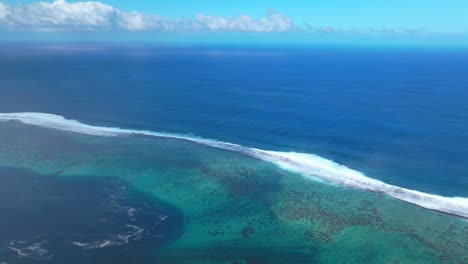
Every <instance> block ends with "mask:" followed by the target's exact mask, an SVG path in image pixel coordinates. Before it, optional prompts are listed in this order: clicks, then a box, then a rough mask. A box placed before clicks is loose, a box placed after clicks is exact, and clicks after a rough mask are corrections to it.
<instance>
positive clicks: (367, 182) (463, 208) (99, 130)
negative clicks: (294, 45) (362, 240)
mask: <svg viewBox="0 0 468 264" xmlns="http://www.w3.org/2000/svg"><path fill="white" fill-rule="evenodd" d="M11 120H17V121H20V122H22V123H25V124H30V125H36V126H41V127H48V128H53V129H58V130H63V131H69V132H74V133H79V134H86V135H93V136H104V137H116V136H124V135H143V136H152V137H165V138H174V139H183V140H187V141H191V142H195V143H198V144H202V145H205V146H210V147H214V148H219V149H224V150H229V151H234V152H238V153H241V154H243V155H247V156H250V157H253V158H257V159H260V160H263V161H267V162H270V163H273V164H276V165H277V166H279V167H281V168H283V169H286V170H289V171H293V172H296V173H300V174H302V175H304V176H306V177H312V178H320V179H324V180H327V181H330V182H333V183H337V184H340V185H344V186H348V187H351V188H355V189H360V190H365V191H373V192H378V193H383V194H386V195H389V196H391V197H394V198H396V199H399V200H402V201H405V202H408V203H412V204H415V205H418V206H421V207H424V208H427V209H431V210H435V211H439V212H443V213H447V214H451V215H456V216H460V217H463V218H468V198H465V197H444V196H439V195H434V194H429V193H424V192H420V191H416V190H411V189H406V188H402V187H398V186H394V185H390V184H387V183H384V182H382V181H379V180H376V179H372V178H369V177H367V176H366V175H364V174H363V173H362V172H359V171H356V170H353V169H351V168H348V167H346V166H344V165H340V164H338V163H336V162H334V161H331V160H328V159H325V158H322V157H320V156H317V155H314V154H306V153H297V152H280V151H269V150H262V149H257V148H251V147H246V146H242V145H238V144H233V143H229V142H222V141H217V140H213V139H206V138H199V137H195V136H189V135H184V134H175V133H163V132H153V131H146V130H132V129H122V128H117V127H100V126H92V125H87V124H83V123H81V122H79V121H76V120H71V119H66V118H65V117H63V116H60V115H55V114H46V113H0V121H11Z"/></svg>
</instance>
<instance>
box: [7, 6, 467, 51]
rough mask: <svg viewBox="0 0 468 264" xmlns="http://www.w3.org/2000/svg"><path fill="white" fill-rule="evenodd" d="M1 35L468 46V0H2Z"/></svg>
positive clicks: (58, 38) (53, 38)
mask: <svg viewBox="0 0 468 264" xmlns="http://www.w3.org/2000/svg"><path fill="white" fill-rule="evenodd" d="M0 41H108V42H113V41H117V42H140V41H141V42H161V43H166V42H168V43H170V42H177V43H228V44H229V43H233V44H236V43H280V44H299V45H302V44H303V45H307V44H353V43H354V44H370V45H372V44H383V45H393V44H395V45H398V44H415V45H462V46H463V45H467V46H468V1H466V0H425V1H423V0H411V1H408V0H392V1H388V0H387V1H382V0H346V1H345V0H342V1H338V0H327V1H325V0H289V1H286V0H282V1H280V0H268V1H267V0H170V1H157V0H139V1H134V0H133V1H130V0H102V1H94V2H87V1H72V0H68V1H66V0H44V1H38V0H22V1H21V0H20V1H12V0H0Z"/></svg>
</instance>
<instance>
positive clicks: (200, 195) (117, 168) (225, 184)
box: [0, 122, 468, 263]
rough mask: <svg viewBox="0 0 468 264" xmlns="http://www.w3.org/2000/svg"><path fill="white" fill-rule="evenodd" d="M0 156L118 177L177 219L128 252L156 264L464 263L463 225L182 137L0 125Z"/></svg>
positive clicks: (62, 173) (87, 177)
mask: <svg viewBox="0 0 468 264" xmlns="http://www.w3.org/2000/svg"><path fill="white" fill-rule="evenodd" d="M0 149H1V151H0V161H1V164H0V166H2V167H14V168H19V169H22V170H25V169H27V170H31V171H34V173H35V174H41V176H39V175H38V176H37V177H43V178H44V180H45V182H47V178H48V177H49V178H50V177H56V178H57V177H58V178H61V179H62V181H64V182H66V183H68V185H69V186H72V185H73V184H76V182H78V184H77V185H76V186H77V187H76V188H77V189H76V192H77V193H79V190H80V189H81V188H79V186H80V184H79V182H80V181H84V182H86V181H88V182H91V183H93V182H99V179H103V178H104V179H109V178H112V179H118V182H119V184H120V182H122V183H125V184H126V185H128V186H129V188H131V189H134V190H136V191H137V192H138V193H141V195H145V196H150V198H144V200H147V201H153V200H154V201H155V202H156V203H157V201H162V202H163V204H168V205H171V206H172V207H174V208H177V210H178V211H180V212H183V219H184V221H183V229H182V230H183V234H181V235H180V237H177V239H174V240H172V241H171V242H170V243H169V244H166V243H164V246H163V247H161V246H157V245H151V243H149V244H148V243H143V245H142V247H138V246H137V247H136V249H134V250H136V251H131V252H132V255H139V254H140V252H143V253H144V252H147V250H148V248H150V250H151V252H152V253H151V256H152V257H151V259H152V260H153V261H155V262H156V263H337V262H338V263H340V262H342V263H362V262H366V263H464V262H466V260H467V257H468V255H467V254H466V252H468V251H467V248H466V247H467V243H466V241H468V223H467V222H466V220H463V219H461V218H456V217H453V216H448V215H444V214H440V213H437V212H434V211H430V210H427V209H423V208H421V207H416V206H414V205H410V204H407V203H404V202H401V201H398V200H396V199H392V198H390V197H388V196H385V195H381V194H377V193H371V192H366V191H358V190H353V189H349V188H344V187H341V186H339V185H333V184H328V183H324V182H321V181H313V180H311V179H309V178H304V177H302V176H301V175H299V174H295V173H291V172H288V171H286V170H283V169H281V168H279V167H277V166H275V165H273V164H270V163H267V162H262V161H259V160H256V159H252V158H249V157H246V156H244V155H240V154H237V153H235V152H230V151H225V150H218V149H214V148H211V147H206V146H202V145H199V144H194V143H191V142H188V141H181V140H173V139H163V138H161V139H157V138H151V139H149V138H132V137H126V138H121V137H110V138H109V137H96V136H86V135H79V134H74V133H69V132H62V131H57V130H51V129H46V128H38V127H35V126H29V125H23V124H20V123H17V122H2V123H1V126H0ZM104 182H105V181H104ZM42 183H43V182H42V181H40V180H37V181H36V184H37V186H41V184H42ZM97 189H101V188H97ZM89 191H90V192H92V190H89ZM47 193H49V191H47ZM132 200H133V199H132ZM83 202H84V201H83ZM129 202H130V201H129ZM131 203H132V204H134V205H135V206H136V205H138V204H139V203H140V202H138V200H133V201H132V202H131ZM85 208H86V207H85ZM135 208H136V207H135ZM68 210H74V209H73V207H71V208H70V209H68ZM151 210H154V209H150V208H148V209H145V210H144V212H149V213H151ZM172 210H173V209H172ZM61 211H62V213H63V212H65V213H66V212H67V209H65V210H61ZM156 212H158V210H156ZM173 212H175V211H173ZM395 212H398V213H395ZM175 219H177V218H175ZM171 220H173V219H171V218H168V219H166V220H165V221H171ZM165 221H164V222H165ZM144 222H145V220H144ZM173 226H174V227H175V228H176V230H181V229H180V226H179V227H178V225H177V224H176V223H173ZM160 231H163V234H164V232H167V231H169V230H168V229H162V230H160ZM138 241H139V240H137V241H136V242H138ZM47 245H49V244H47V243H45V244H44V245H43V248H44V249H46V250H47V252H50V253H49V254H54V248H49V247H47ZM130 245H132V243H129V244H128V246H130ZM137 245H138V243H137ZM104 248H108V249H110V250H119V251H123V252H125V250H126V248H127V247H126V245H120V246H119V245H115V246H109V247H104ZM6 250H7V252H8V253H9V255H8V256H11V255H13V256H14V252H11V250H10V251H8V249H6ZM80 250H83V251H84V253H82V254H85V255H86V254H93V252H96V253H95V254H100V253H99V249H92V248H88V249H86V248H82V249H80ZM135 252H137V253H135ZM337 252H338V253H337ZM143 253H142V255H143V256H144V254H143ZM74 256H75V255H73V257H71V259H72V260H73V258H74ZM104 256H105V255H104ZM23 259H24V258H20V260H23ZM109 260H110V259H109V258H107V259H106V261H109ZM13 263H15V262H13Z"/></svg>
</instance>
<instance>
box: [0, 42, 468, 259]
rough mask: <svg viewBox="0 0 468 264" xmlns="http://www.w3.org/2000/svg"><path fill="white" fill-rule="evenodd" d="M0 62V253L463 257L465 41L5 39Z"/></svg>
mask: <svg viewBox="0 0 468 264" xmlns="http://www.w3.org/2000/svg"><path fill="white" fill-rule="evenodd" d="M0 69H1V70H0V113H1V114H0V121H2V120H3V122H0V183H1V184H0V197H2V198H1V199H0V200H1V201H0V206H1V208H2V212H1V214H2V217H1V219H0V233H2V234H6V235H5V236H3V235H2V236H1V237H0V263H36V262H40V261H43V262H44V263H48V262H51V261H52V262H55V263H64V262H67V263H83V262H84V261H86V262H87V263H118V261H120V262H121V263H132V261H133V263H363V261H365V262H367V263H466V262H468V254H467V252H468V223H467V222H466V219H464V218H463V217H465V218H466V215H468V211H467V208H468V202H467V201H468V200H466V199H464V198H467V197H468V166H466V164H467V163H468V88H467V87H468V74H467V70H468V50H448V49H415V48H379V49H366V48H363V47H361V48H319V47H317V48H308V49H301V48H297V47H296V48H273V47H269V48H258V47H257V48H253V47H242V48H241V47H236V48H234V47H163V46H142V45H139V46H136V45H128V46H112V45H103V44H101V45H91V44H89V45H84V44H83V45H71V44H69V45H58V44H57V45H45V44H44V45H35V46H31V45H3V46H1V49H0ZM5 113H20V114H13V116H11V115H4V114H5ZM70 120H77V121H70ZM18 121H21V122H18ZM110 127H111V128H110ZM117 128H121V130H119V129H117ZM233 144H234V145H233ZM298 153H301V154H298ZM341 165H342V166H341ZM314 176H317V177H314ZM346 177H350V178H349V179H352V180H353V182H349V181H347V180H346V181H345V180H343V179H348V178H346ZM361 177H362V178H361ZM340 179H341V180H340ZM356 179H358V180H356ZM362 179H365V180H362ZM367 179H369V181H368V180H367ZM373 180H378V182H377V183H376V182H374V181H373ZM356 182H357V183H356ZM381 182H384V183H385V184H386V185H384V186H383V187H382V185H380V183H381ZM389 186H390V187H389ZM395 188H396V189H395ZM369 190H370V191H372V192H369ZM421 195H422V196H421ZM425 195H430V199H429V200H428V199H426V198H424V197H427V196H425ZM18 197H19V198H18ZM421 197H422V198H421ZM433 197H435V198H433ZM453 197H460V198H453ZM77 201H79V202H77ZM407 202H408V203H407ZM414 204H416V205H414ZM434 204H435V205H434ZM449 207H450V208H449ZM427 208H429V209H433V210H428V209H427ZM453 208H455V209H456V210H452V209H453ZM67 211H69V213H66V214H64V212H67ZM438 211H439V212H438ZM87 212H90V213H87ZM441 212H442V213H441ZM80 217H82V218H80ZM18 219H22V220H18ZM47 219H51V221H50V222H48V221H47ZM25 226H26V227H29V229H28V228H24V227H25ZM337 252H340V253H337ZM136 256H137V257H136Z"/></svg>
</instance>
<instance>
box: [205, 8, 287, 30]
mask: <svg viewBox="0 0 468 264" xmlns="http://www.w3.org/2000/svg"><path fill="white" fill-rule="evenodd" d="M196 21H197V22H198V23H199V24H200V25H201V26H202V27H205V28H207V29H209V30H213V31H249V32H275V31H276V32H285V31H290V30H291V29H293V22H292V20H291V19H290V18H289V17H287V16H284V15H282V14H280V13H277V12H275V11H270V12H269V14H268V17H266V18H262V19H260V20H258V21H257V20H255V19H253V18H251V17H249V16H245V15H242V16H238V17H233V18H230V17H223V16H206V15H203V14H199V15H197V17H196Z"/></svg>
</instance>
